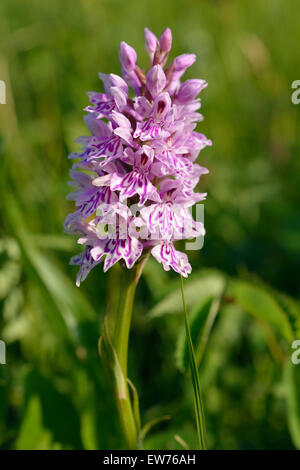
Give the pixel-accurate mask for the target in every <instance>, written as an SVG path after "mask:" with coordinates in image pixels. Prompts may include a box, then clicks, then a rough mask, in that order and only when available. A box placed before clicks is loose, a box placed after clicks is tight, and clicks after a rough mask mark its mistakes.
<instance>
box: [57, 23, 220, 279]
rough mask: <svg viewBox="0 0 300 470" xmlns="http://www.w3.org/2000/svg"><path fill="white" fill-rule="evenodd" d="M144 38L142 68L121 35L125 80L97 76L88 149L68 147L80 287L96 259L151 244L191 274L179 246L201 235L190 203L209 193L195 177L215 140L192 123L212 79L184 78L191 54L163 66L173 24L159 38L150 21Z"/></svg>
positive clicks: (123, 258)
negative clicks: (146, 56)
mask: <svg viewBox="0 0 300 470" xmlns="http://www.w3.org/2000/svg"><path fill="white" fill-rule="evenodd" d="M145 46H146V50H147V52H148V54H149V56H150V60H151V64H150V67H149V70H142V69H141V68H140V67H139V66H138V64H137V54H136V52H135V50H134V49H133V48H132V47H131V46H129V45H128V44H126V43H125V42H122V43H121V45H120V62H121V70H122V76H123V78H122V77H120V76H118V75H116V74H103V73H100V74H99V78H100V80H101V81H102V83H103V88H104V90H103V91H102V92H91V93H89V94H88V95H89V98H90V105H89V106H88V107H87V108H85V110H86V111H87V112H88V114H87V115H86V116H85V122H86V125H87V127H88V129H89V131H90V135H87V136H83V137H79V138H78V139H77V142H78V143H79V144H80V145H81V146H82V149H81V151H79V152H72V153H71V155H70V158H72V159H73V160H75V162H74V164H73V166H72V170H71V172H70V176H71V179H72V186H73V192H72V193H71V194H70V195H69V196H68V198H69V199H71V200H74V201H75V211H74V212H73V213H71V214H70V215H68V217H67V218H66V221H65V230H66V232H68V233H74V234H78V235H79V239H78V243H79V245H83V246H84V251H83V253H82V254H80V255H78V256H76V257H73V258H72V260H71V264H75V265H78V266H79V267H80V270H79V274H78V276H77V281H76V283H77V285H79V284H80V282H81V281H83V280H84V279H85V278H86V276H87V275H88V273H89V272H90V270H91V269H92V268H94V267H95V266H97V265H98V264H100V263H103V264H104V271H107V270H108V269H109V268H110V267H112V266H113V265H114V264H116V263H118V262H120V263H121V264H122V265H123V266H126V267H127V268H128V269H130V268H132V267H133V266H134V264H135V263H137V262H138V260H139V259H140V258H141V256H142V255H143V254H145V253H149V252H151V253H152V255H153V256H154V258H155V259H156V260H157V261H158V262H159V263H161V264H162V266H163V268H164V269H165V270H167V271H169V270H170V269H173V270H174V271H176V272H177V273H180V274H181V275H182V276H184V277H186V276H187V275H188V274H189V273H190V272H191V266H190V264H189V262H188V258H187V255H186V254H185V253H182V252H180V251H177V250H176V248H175V245H174V244H176V242H177V241H178V240H182V239H184V240H188V239H193V238H196V237H203V236H204V234H205V229H204V225H203V222H202V221H199V220H197V217H196V218H195V219H194V217H193V215H192V207H193V206H194V205H195V204H196V203H198V202H199V201H203V200H204V199H205V197H206V193H204V192H202V193H201V192H197V185H198V183H199V180H200V178H201V177H202V175H205V174H207V173H208V170H207V169H206V168H205V167H203V166H201V165H199V164H198V163H196V159H197V157H198V154H199V152H200V151H201V150H202V149H204V148H205V147H206V146H210V145H212V143H211V141H210V140H209V139H208V138H207V137H206V136H205V135H204V134H201V133H199V132H197V131H196V125H197V123H198V122H200V121H201V120H202V119H203V116H202V115H201V114H200V113H199V112H198V111H199V108H200V107H201V102H200V99H199V98H198V95H199V93H200V92H201V91H202V90H203V89H204V88H205V87H206V86H207V83H206V81H205V80H199V79H190V80H187V81H184V82H181V77H182V75H183V74H184V72H185V70H186V69H187V68H188V67H190V66H191V65H192V64H193V63H194V61H195V55H194V54H182V55H180V56H178V57H176V58H174V59H173V61H172V62H171V63H170V64H169V65H168V64H167V61H168V56H169V53H170V50H171V46H172V34H171V30H170V29H169V28H166V29H165V30H164V31H163V33H162V34H161V36H160V39H159V40H158V39H157V37H156V36H155V35H154V33H152V32H151V31H150V30H149V29H147V28H146V29H145ZM130 89H131V90H130ZM193 214H194V215H195V214H196V215H197V211H196V210H195V211H194V212H193Z"/></svg>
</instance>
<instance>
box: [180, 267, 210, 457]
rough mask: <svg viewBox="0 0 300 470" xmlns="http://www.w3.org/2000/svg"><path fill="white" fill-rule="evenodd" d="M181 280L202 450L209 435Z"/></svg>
mask: <svg viewBox="0 0 300 470" xmlns="http://www.w3.org/2000/svg"><path fill="white" fill-rule="evenodd" d="M180 280H181V295H182V303H183V313H184V322H185V328H186V335H187V342H188V348H189V360H190V368H191V376H192V381H193V388H194V402H195V415H196V424H197V433H198V441H199V448H200V450H206V449H207V436H206V426H205V417H204V408H203V400H202V393H201V387H200V379H199V373H198V367H197V363H196V357H195V352H194V346H193V341H192V337H191V331H190V327H189V320H188V313H187V309H186V303H185V295H184V290H183V278H182V276H180Z"/></svg>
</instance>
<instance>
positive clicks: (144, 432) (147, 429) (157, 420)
mask: <svg viewBox="0 0 300 470" xmlns="http://www.w3.org/2000/svg"><path fill="white" fill-rule="evenodd" d="M169 419H171V416H170V415H165V416H159V417H158V418H154V419H152V420H151V421H149V423H147V424H145V426H143V428H142V430H141V434H140V437H141V440H142V441H143V440H144V439H145V438H146V436H147V435H148V433H149V432H150V431H151V430H152V428H154V427H155V426H157V425H158V424H160V423H162V422H163V421H168V420H169Z"/></svg>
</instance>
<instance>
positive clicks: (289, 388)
mask: <svg viewBox="0 0 300 470" xmlns="http://www.w3.org/2000/svg"><path fill="white" fill-rule="evenodd" d="M284 383H285V386H286V402H287V418H288V427H289V431H290V434H291V437H292V440H293V443H294V445H295V447H296V448H297V449H300V394H299V390H300V364H298V365H295V364H293V363H292V361H291V358H288V360H287V362H286V364H285V370H284Z"/></svg>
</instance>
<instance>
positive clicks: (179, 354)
mask: <svg viewBox="0 0 300 470" xmlns="http://www.w3.org/2000/svg"><path fill="white" fill-rule="evenodd" d="M219 308H220V297H216V298H214V297H212V296H207V297H204V298H202V299H201V300H200V302H198V304H196V305H195V307H194V308H193V310H192V312H191V314H190V330H191V337H192V341H193V344H194V345H195V357H196V361H197V364H198V365H199V364H200V362H201V360H202V357H203V354H204V350H205V347H206V344H207V341H208V338H209V334H210V331H211V329H212V326H213V324H214V321H215V318H216V316H217V314H218V311H219ZM175 356H176V364H177V367H178V368H179V369H180V370H181V371H182V372H187V371H188V368H189V346H188V338H187V334H186V330H185V328H182V329H181V331H180V333H179V335H178V340H177V347H176V353H175Z"/></svg>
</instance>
